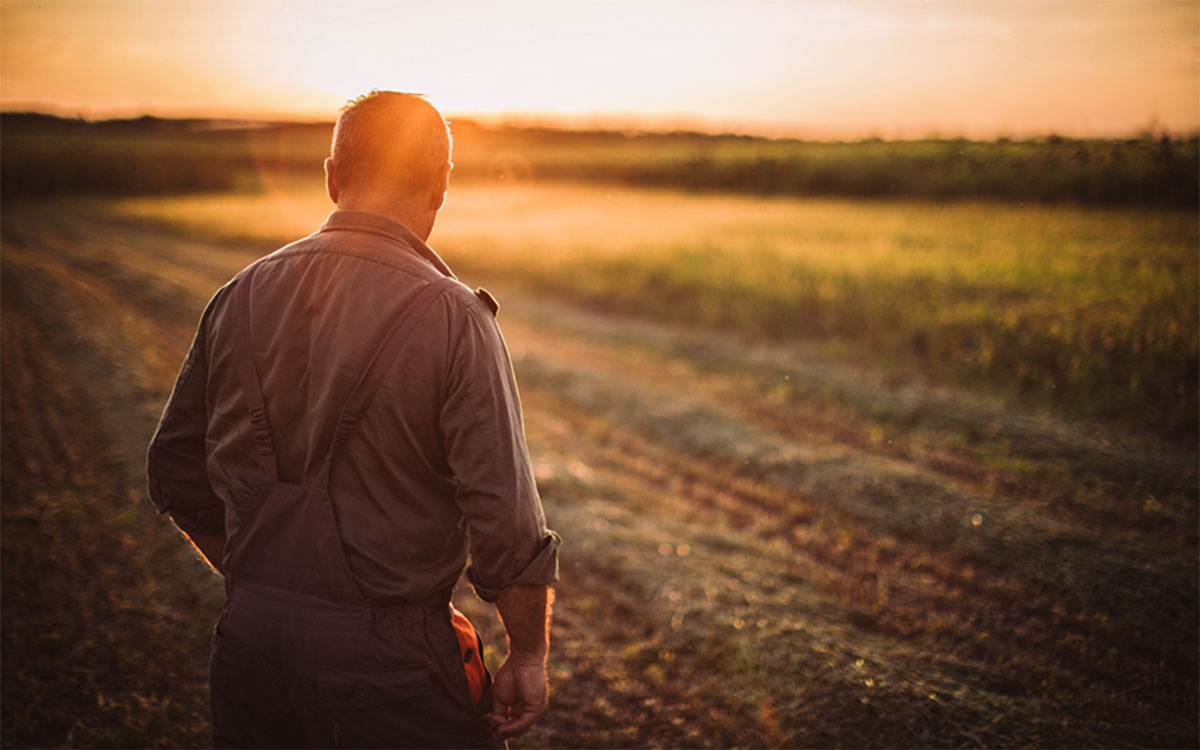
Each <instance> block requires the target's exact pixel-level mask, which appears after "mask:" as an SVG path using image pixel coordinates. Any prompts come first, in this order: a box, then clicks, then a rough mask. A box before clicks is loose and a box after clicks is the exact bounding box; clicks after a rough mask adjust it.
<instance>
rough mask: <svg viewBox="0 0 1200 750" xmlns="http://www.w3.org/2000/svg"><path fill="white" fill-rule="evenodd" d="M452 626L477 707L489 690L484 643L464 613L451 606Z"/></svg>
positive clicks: (468, 688) (468, 685)
mask: <svg viewBox="0 0 1200 750" xmlns="http://www.w3.org/2000/svg"><path fill="white" fill-rule="evenodd" d="M450 624H451V625H453V626H454V634H455V635H456V636H458V650H459V653H461V654H462V665H463V671H464V672H466V675H467V690H468V691H470V693H471V700H472V701H474V702H475V705H479V701H481V700H483V693H484V691H485V690H486V689H487V669H485V668H484V666H483V641H482V640H481V639H480V638H479V635H478V634H477V633H476V632H475V627H474V626H473V625H471V621H470V620H468V619H467V616H466V615H464V614H463V613H462V612H459V611H458V610H457V609H455V608H454V605H453V604H451V605H450Z"/></svg>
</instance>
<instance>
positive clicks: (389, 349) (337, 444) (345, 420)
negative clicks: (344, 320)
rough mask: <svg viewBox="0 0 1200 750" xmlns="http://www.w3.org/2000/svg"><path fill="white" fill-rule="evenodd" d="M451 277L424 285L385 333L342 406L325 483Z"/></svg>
mask: <svg viewBox="0 0 1200 750" xmlns="http://www.w3.org/2000/svg"><path fill="white" fill-rule="evenodd" d="M457 283H458V282H456V281H455V280H454V279H451V278H446V277H443V278H439V279H437V280H436V281H432V282H430V283H429V284H428V285H427V286H426V287H425V288H424V289H422V290H421V291H420V292H419V293H418V294H417V296H416V297H415V298H414V299H413V301H412V302H410V303H409V304H408V306H407V307H405V308H404V311H403V312H401V313H400V316H399V317H398V318H397V319H396V322H395V323H394V324H392V328H391V330H390V331H388V333H387V335H386V336H384V337H383V341H382V342H381V343H380V344H379V348H378V349H376V350H375V355H374V356H373V357H372V358H371V363H370V364H369V365H367V369H366V370H365V371H364V372H363V374H362V377H360V378H359V380H358V384H357V385H355V386H354V391H353V392H352V393H351V394H350V398H349V399H347V400H346V406H345V407H344V408H343V409H342V413H341V414H340V415H339V416H338V421H337V426H336V427H335V428H334V431H333V440H332V442H331V443H330V446H329V453H328V454H326V456H325V461H324V463H323V465H322V466H321V473H320V475H319V483H320V484H322V485H324V484H325V483H326V482H327V481H328V479H329V470H330V467H331V466H332V465H333V458H334V456H335V455H337V452H338V449H339V448H341V447H342V443H344V442H345V441H346V438H347V437H349V436H350V433H352V432H354V429H355V428H356V427H358V423H359V422H360V421H361V420H362V418H363V414H365V413H366V411H367V407H368V406H370V405H371V400H372V399H374V398H375V393H376V392H377V391H378V390H379V386H380V385H382V384H383V378H384V376H385V375H386V374H387V372H388V370H389V369H390V368H391V366H392V362H393V361H395V359H396V355H398V354H399V353H400V349H401V348H403V347H404V344H405V342H406V341H408V337H409V335H410V334H411V333H412V332H413V329H414V328H416V326H417V323H418V322H420V320H421V315H422V314H423V313H424V312H425V310H427V309H428V308H429V306H430V305H431V304H433V301H434V300H435V299H436V298H437V296H438V295H439V294H440V293H441V292H442V291H443V290H444V289H447V288H449V287H452V286H454V285H455V284H457Z"/></svg>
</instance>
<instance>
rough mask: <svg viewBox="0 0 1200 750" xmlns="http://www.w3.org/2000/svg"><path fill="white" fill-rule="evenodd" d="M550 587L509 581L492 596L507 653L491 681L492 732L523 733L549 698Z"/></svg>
mask: <svg viewBox="0 0 1200 750" xmlns="http://www.w3.org/2000/svg"><path fill="white" fill-rule="evenodd" d="M553 602H554V591H553V589H551V588H549V587H547V586H512V587H510V588H508V589H506V590H505V591H504V592H503V593H502V594H500V596H499V597H497V598H496V609H497V610H499V612H500V619H501V620H503V621H504V629H505V631H507V633H508V656H507V657H506V658H505V660H504V663H503V664H502V665H500V669H498V670H497V671H496V677H495V679H494V680H493V682H492V699H493V703H492V717H491V718H492V723H493V725H494V726H495V730H494V731H495V733H496V736H497V737H500V738H506V737H514V736H516V735H519V734H523V733H524V732H526V731H527V730H528V729H529V728H530V727H531V726H533V722H534V721H535V720H536V719H537V717H539V716H541V715H542V712H544V711H545V710H546V706H547V705H548V703H549V698H548V689H549V686H548V680H547V677H546V657H547V654H548V653H549V650H550V614H551V604H552V603H553Z"/></svg>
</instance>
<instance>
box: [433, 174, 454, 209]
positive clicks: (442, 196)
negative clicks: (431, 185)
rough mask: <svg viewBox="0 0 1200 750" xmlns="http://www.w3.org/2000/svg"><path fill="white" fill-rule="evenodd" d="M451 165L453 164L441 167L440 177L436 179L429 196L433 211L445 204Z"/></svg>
mask: <svg viewBox="0 0 1200 750" xmlns="http://www.w3.org/2000/svg"><path fill="white" fill-rule="evenodd" d="M453 167H454V165H453V164H447V165H446V166H445V167H444V168H443V170H442V177H441V179H440V180H438V184H437V187H436V188H435V190H434V192H433V194H432V195H431V196H430V198H431V199H432V200H431V202H432V204H433V210H434V211H441V210H442V206H444V205H446V192H447V191H449V190H450V170H451V169H453Z"/></svg>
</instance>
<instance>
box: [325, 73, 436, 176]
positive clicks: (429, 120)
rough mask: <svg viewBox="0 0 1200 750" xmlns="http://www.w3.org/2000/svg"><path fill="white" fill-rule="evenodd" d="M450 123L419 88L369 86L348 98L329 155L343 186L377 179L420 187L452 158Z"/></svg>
mask: <svg viewBox="0 0 1200 750" xmlns="http://www.w3.org/2000/svg"><path fill="white" fill-rule="evenodd" d="M452 148H453V140H452V138H451V136H450V125H449V123H447V122H446V120H445V119H443V118H442V115H441V113H439V112H438V111H437V110H436V109H435V108H434V107H433V105H432V104H430V103H429V102H428V101H427V100H426V99H425V96H424V95H423V94H405V93H400V92H398V91H379V90H377V89H373V90H372V91H371V92H370V93H369V94H364V95H362V96H360V97H358V98H357V99H353V100H351V101H349V102H346V105H345V106H344V107H342V110H341V114H340V115H339V117H338V121H337V125H336V126H334V129H333V143H332V145H331V147H330V156H331V157H332V160H333V168H334V170H335V173H336V175H337V180H338V184H339V185H341V186H342V188H343V189H345V188H348V187H351V186H352V185H357V184H372V183H378V184H380V185H381V186H387V187H389V188H401V189H405V190H407V191H410V192H420V191H421V190H424V189H426V188H431V187H436V186H437V185H438V184H439V183H440V180H441V178H442V171H443V170H444V169H445V168H446V166H447V165H448V164H449V163H450V154H451V150H452Z"/></svg>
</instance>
